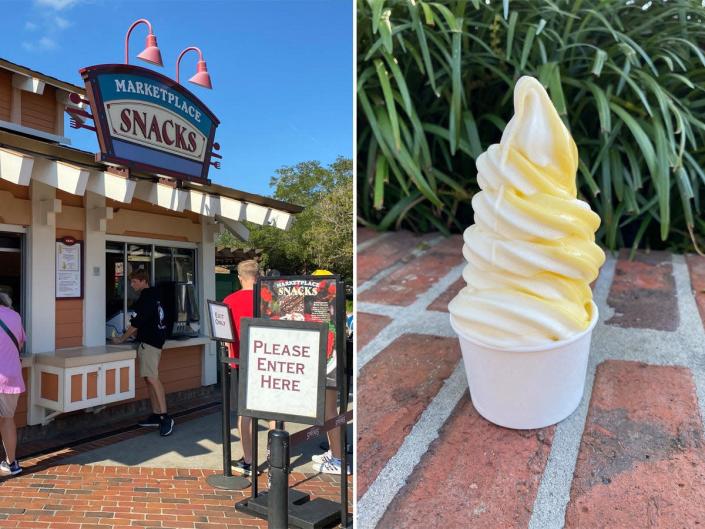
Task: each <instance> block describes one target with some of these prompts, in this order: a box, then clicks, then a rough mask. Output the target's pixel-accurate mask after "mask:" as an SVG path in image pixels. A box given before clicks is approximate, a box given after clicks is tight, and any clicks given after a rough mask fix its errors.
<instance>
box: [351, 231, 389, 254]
mask: <svg viewBox="0 0 705 529" xmlns="http://www.w3.org/2000/svg"><path fill="white" fill-rule="evenodd" d="M393 234H394V232H393V231H385V232H382V233H378V234H377V235H375V236H374V237H372V238H371V239H370V240H368V241H365V242H361V243H358V245H357V253H360V252H364V251H365V250H367V249H368V248H369V247H370V246H374V245H375V244H378V243H380V242H382V241H383V240H384V239H388V238H389V237H391V236H392V235H393Z"/></svg>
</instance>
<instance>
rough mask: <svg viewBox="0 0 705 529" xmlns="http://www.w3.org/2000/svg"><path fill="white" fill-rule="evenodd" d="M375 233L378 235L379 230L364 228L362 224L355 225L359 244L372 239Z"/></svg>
mask: <svg viewBox="0 0 705 529" xmlns="http://www.w3.org/2000/svg"><path fill="white" fill-rule="evenodd" d="M377 235H379V232H377V231H375V230H371V229H370V228H365V227H363V226H358V227H357V243H358V244H361V243H363V242H367V241H369V240H371V239H374V238H375V237H376V236H377Z"/></svg>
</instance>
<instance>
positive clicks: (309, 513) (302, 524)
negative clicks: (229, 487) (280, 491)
mask: <svg viewBox="0 0 705 529" xmlns="http://www.w3.org/2000/svg"><path fill="white" fill-rule="evenodd" d="M235 508H236V509H237V510H238V511H240V512H244V513H246V514H249V515H251V516H256V517H257V518H263V519H265V520H266V519H267V513H268V510H269V502H268V501H267V493H266V492H263V493H261V494H260V495H259V496H257V497H256V498H247V499H246V500H244V501H241V502H238V503H236V504H235ZM339 522H340V503H336V502H334V501H330V500H326V499H323V498H316V499H314V500H312V499H311V496H310V495H308V494H306V493H305V492H301V491H298V490H296V489H289V525H290V526H293V527H298V528H299V529H323V528H325V527H331V526H334V525H336V524H338V523H339Z"/></svg>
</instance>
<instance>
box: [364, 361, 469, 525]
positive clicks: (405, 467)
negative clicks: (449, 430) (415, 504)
mask: <svg viewBox="0 0 705 529" xmlns="http://www.w3.org/2000/svg"><path fill="white" fill-rule="evenodd" d="M466 391H467V378H466V376H465V369H464V368H463V362H462V360H461V361H460V362H458V365H457V366H456V368H455V370H454V371H453V373H452V374H451V375H450V376H449V377H448V378H447V379H446V380H445V382H444V383H443V387H442V388H441V390H440V391H439V392H438V393H437V394H436V396H435V397H434V398H433V400H432V401H431V403H430V404H429V405H428V406H427V407H426V409H425V410H424V411H423V413H422V414H421V417H420V418H419V420H418V421H417V422H416V424H415V425H414V427H413V428H412V430H411V432H410V433H409V435H407V436H406V438H404V442H403V443H402V445H401V446H400V447H399V450H397V452H396V454H394V456H392V458H391V459H390V460H389V461H388V462H387V464H386V465H385V466H384V468H383V469H382V471H381V472H380V473H379V475H378V476H377V478H376V479H375V480H374V481H373V482H372V484H371V485H370V487H369V488H368V489H367V492H366V493H365V494H364V495H363V496H362V498H360V499H359V500H358V502H357V513H358V515H357V525H356V527H358V528H359V529H374V528H375V527H376V526H377V524H378V523H379V521H380V519H381V518H382V516H383V515H384V513H385V512H386V511H387V509H388V508H389V505H390V504H391V502H392V501H393V500H394V498H395V497H396V496H397V494H398V493H399V491H400V490H401V489H402V487H403V486H404V485H405V484H406V481H407V479H409V477H410V476H411V474H412V473H413V471H414V469H415V468H416V466H417V465H418V464H419V462H420V461H421V458H422V457H423V456H424V455H425V454H426V453H427V452H428V448H429V446H430V445H431V443H432V442H433V441H435V440H436V439H437V438H438V434H439V432H440V430H441V428H442V427H443V425H444V424H445V422H446V421H447V420H448V418H449V417H450V416H451V414H452V413H453V411H454V410H455V408H456V406H457V405H458V402H459V401H460V399H461V398H462V396H463V395H464V394H465V392H466Z"/></svg>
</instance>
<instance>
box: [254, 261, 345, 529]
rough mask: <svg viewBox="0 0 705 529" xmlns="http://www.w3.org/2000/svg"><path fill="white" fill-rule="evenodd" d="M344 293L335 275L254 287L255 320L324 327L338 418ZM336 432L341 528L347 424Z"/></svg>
mask: <svg viewBox="0 0 705 529" xmlns="http://www.w3.org/2000/svg"><path fill="white" fill-rule="evenodd" d="M344 293H345V289H344V285H343V282H342V281H341V280H340V278H339V276H337V275H325V276H324V275H315V276H314V275H311V276H280V277H262V278H259V279H258V280H257V283H255V312H254V314H255V316H259V317H263V318H269V319H272V320H288V321H321V322H325V323H327V325H328V341H327V345H326V386H327V387H328V388H330V389H333V388H337V393H338V394H337V397H338V401H339V402H340V408H341V414H345V412H346V410H347V406H348V387H347V377H346V369H347V367H346V364H347V357H346V347H345V296H344ZM330 393H332V391H331V392H330ZM254 422H256V421H253V423H254ZM253 428H254V425H253ZM337 428H338V431H339V433H340V454H341V458H340V459H341V465H340V466H341V469H340V470H341V471H340V480H341V482H340V519H341V520H343V521H344V522H343V525H345V524H346V523H347V512H348V481H347V463H348V461H347V460H348V458H347V422H346V421H345V420H342V421H341V422H340V424H339V425H338V426H337ZM252 494H253V497H254V496H256V495H257V491H256V490H255V489H253V491H252Z"/></svg>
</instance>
